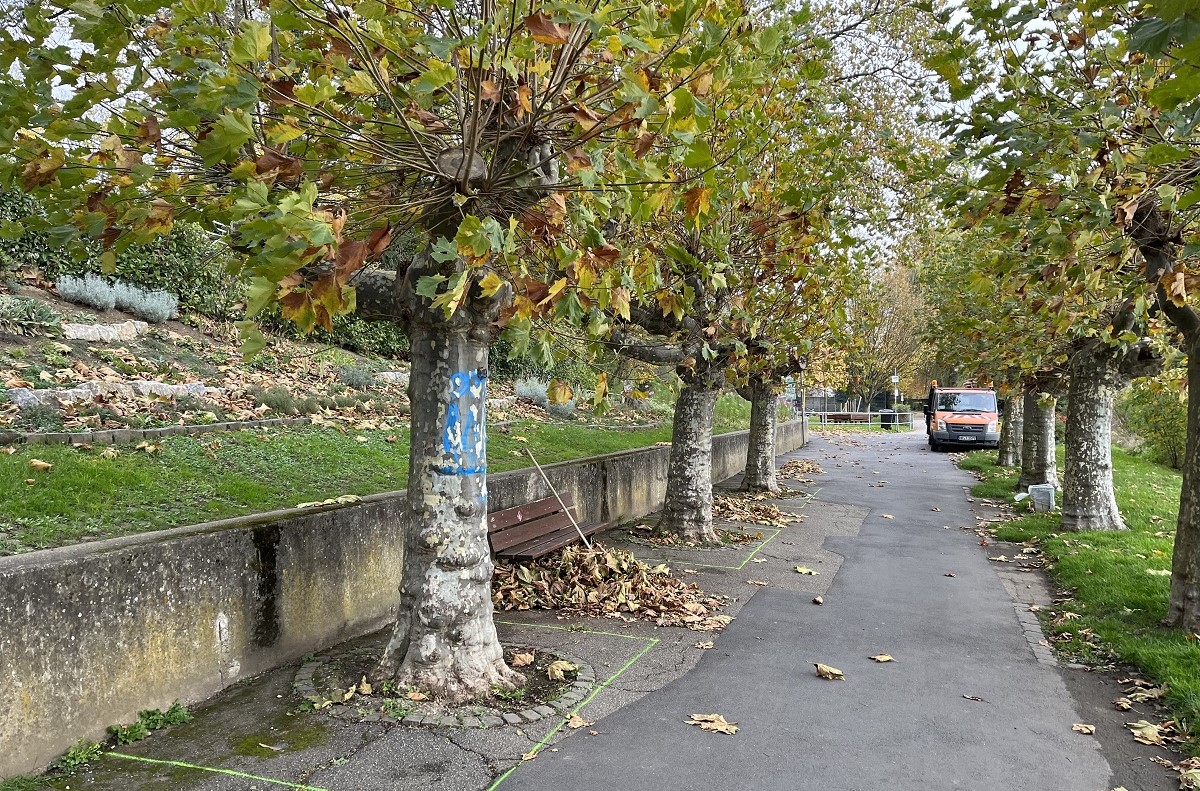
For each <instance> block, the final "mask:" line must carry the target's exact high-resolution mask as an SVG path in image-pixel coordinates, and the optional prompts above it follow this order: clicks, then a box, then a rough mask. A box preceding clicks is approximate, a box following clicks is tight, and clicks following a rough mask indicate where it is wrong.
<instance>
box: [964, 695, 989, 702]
mask: <svg viewBox="0 0 1200 791" xmlns="http://www.w3.org/2000/svg"><path fill="white" fill-rule="evenodd" d="M963 697H964V698H966V699H967V700H974V701H978V702H980V703H987V701H986V700H984V699H983V698H981V697H979V696H978V695H963Z"/></svg>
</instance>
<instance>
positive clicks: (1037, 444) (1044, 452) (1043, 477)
mask: <svg viewBox="0 0 1200 791" xmlns="http://www.w3.org/2000/svg"><path fill="white" fill-rule="evenodd" d="M1057 402H1058V399H1057V398H1049V399H1046V401H1045V403H1044V405H1043V403H1042V402H1041V399H1039V398H1038V390H1037V388H1036V387H1028V388H1026V390H1025V408H1024V409H1025V419H1024V423H1023V429H1022V432H1021V434H1022V436H1021V478H1020V480H1019V481H1017V488H1018V489H1022V490H1024V489H1025V488H1026V487H1028V486H1032V485H1034V484H1035V483H1050V484H1054V485H1055V486H1058V459H1057V458H1056V457H1055V455H1054V405H1055V404H1056V403H1057Z"/></svg>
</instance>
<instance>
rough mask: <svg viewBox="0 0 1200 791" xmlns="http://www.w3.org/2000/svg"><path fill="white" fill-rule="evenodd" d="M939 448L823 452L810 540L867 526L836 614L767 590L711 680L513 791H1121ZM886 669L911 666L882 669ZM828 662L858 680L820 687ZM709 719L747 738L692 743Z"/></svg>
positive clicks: (619, 720)
mask: <svg viewBox="0 0 1200 791" xmlns="http://www.w3.org/2000/svg"><path fill="white" fill-rule="evenodd" d="M922 439H923V437H922V436H921V435H918V434H910V435H904V436H902V437H901V438H896V437H893V436H884V437H873V438H869V439H866V438H864V439H863V440H853V439H849V438H843V439H841V440H840V442H841V444H839V445H833V446H831V445H829V444H828V443H827V442H823V441H820V440H818V441H817V442H816V443H815V447H813V448H812V449H811V450H810V451H809V452H808V453H804V454H803V455H808V456H813V457H815V458H817V459H818V460H819V462H820V463H821V465H822V466H823V467H824V469H825V472H824V474H823V475H820V476H814V477H816V478H819V482H820V484H821V491H820V495H819V503H814V504H813V505H811V506H810V507H809V509H808V514H809V518H808V520H807V522H806V523H805V528H806V529H808V530H814V529H817V530H820V531H821V532H825V531H824V530H821V529H820V526H819V524H818V523H820V522H822V521H823V520H825V519H828V518H836V519H844V517H845V514H846V511H847V508H849V509H851V510H853V511H854V512H856V513H857V515H858V516H859V517H860V518H861V520H862V523H861V529H860V530H859V531H858V533H857V535H853V536H844V537H832V538H829V539H827V540H826V541H825V542H824V546H825V548H826V549H828V550H831V551H833V552H836V553H838V554H840V555H842V556H843V558H844V561H843V563H842V565H841V568H840V569H839V570H838V571H837V574H836V576H834V577H833V579H832V584H831V585H830V586H829V588H828V590H827V592H826V593H825V595H824V599H825V604H824V606H820V607H818V606H814V605H813V603H812V596H811V595H809V594H807V593H803V592H799V591H795V590H786V589H780V588H776V587H767V588H763V589H762V590H760V591H758V592H757V593H756V594H755V595H754V598H753V599H752V600H751V601H750V602H749V603H748V604H746V606H745V607H744V608H743V609H742V610H741V612H740V614H739V615H738V617H737V619H736V620H735V621H734V622H733V624H732V625H731V626H730V627H729V628H728V629H727V630H726V631H725V633H724V634H722V635H721V637H720V639H719V640H718V643H717V649H716V650H713V651H709V652H706V653H705V655H704V657H703V658H702V659H701V660H700V663H699V665H698V666H697V668H696V669H695V670H694V671H692V672H691V673H689V674H687V675H686V676H684V677H682V678H680V679H678V680H677V681H675V682H673V683H671V684H668V685H667V686H665V687H663V688H662V689H659V690H657V691H655V692H653V693H651V694H649V695H647V696H646V697H645V698H644V699H642V700H641V701H639V703H638V704H637V705H636V706H630V707H628V708H626V709H623V710H621V711H620V712H618V713H617V714H615V715H614V716H612V717H609V718H607V719H605V720H604V722H603V726H604V730H605V731H606V732H607V733H608V735H607V736H606V737H605V738H604V739H603V740H600V739H593V740H585V739H571V740H568V741H566V742H564V743H563V744H562V746H561V747H560V749H559V751H558V752H557V753H552V754H542V755H540V756H538V758H537V760H536V761H533V762H530V763H528V764H526V765H524V766H522V767H521V768H520V769H518V770H517V771H516V772H514V773H513V775H512V776H511V777H510V778H509V779H508V780H507V781H506V782H505V784H504V787H505V790H506V791H508V789H546V788H573V789H579V790H580V791H586V790H588V789H597V790H599V789H611V788H624V789H657V788H664V787H669V788H755V789H779V790H780V791H784V790H785V789H786V790H788V791H791V790H792V789H798V788H804V789H821V791H867V790H868V789H884V788H886V789H890V790H891V791H900V790H905V791H907V790H909V789H911V791H926V790H927V789H952V788H955V789H956V788H963V789H980V791H983V790H984V789H990V790H991V791H1000V790H1001V789H1014V791H1016V790H1017V789H1020V790H1021V791H1026V790H1027V789H1031V788H1036V789H1056V791H1098V789H1108V788H1110V787H1111V786H1109V785H1108V780H1109V777H1110V774H1111V771H1110V768H1109V766H1108V763H1107V762H1106V761H1105V759H1104V757H1103V756H1102V755H1100V752H1099V749H1098V747H1097V743H1096V741H1095V740H1094V739H1090V738H1086V737H1083V736H1081V735H1080V734H1078V733H1074V732H1072V730H1071V726H1072V725H1073V724H1074V723H1076V722H1079V721H1080V720H1079V716H1078V714H1077V712H1076V709H1075V706H1074V705H1073V701H1072V699H1071V697H1070V695H1069V694H1068V692H1067V689H1066V687H1065V686H1064V684H1063V681H1062V680H1061V679H1060V678H1059V675H1058V671H1057V670H1056V669H1055V668H1054V667H1052V666H1048V665H1046V664H1043V663H1040V662H1039V661H1038V660H1037V657H1036V656H1035V654H1034V651H1033V650H1032V648H1031V646H1030V642H1029V641H1028V640H1027V639H1026V636H1025V633H1024V631H1023V627H1022V624H1021V623H1020V622H1019V621H1018V618H1017V614H1016V612H1015V608H1014V605H1013V601H1012V599H1011V598H1010V596H1009V595H1008V593H1007V592H1006V591H1005V589H1004V586H1003V585H1002V584H1001V582H1000V580H999V578H998V577H997V575H996V573H995V571H994V570H993V568H992V564H990V563H989V561H988V560H987V556H986V553H984V552H981V551H980V548H979V546H978V539H977V538H976V537H975V536H974V534H973V533H970V532H966V531H962V530H959V529H958V528H959V527H960V526H964V525H967V526H973V525H974V524H975V518H974V515H973V514H972V512H971V511H970V510H969V505H970V504H969V503H968V502H967V501H966V498H965V497H964V493H963V489H962V486H963V485H967V484H969V483H970V479H969V476H967V475H965V474H962V473H960V472H959V471H957V470H954V469H952V467H951V464H950V460H949V459H948V457H946V456H941V455H937V456H935V455H933V454H930V453H928V452H927V451H925V450H924V449H923V447H922V446H921V445H920V442H921V440H922ZM885 481H886V483H884V482H885ZM935 508H936V509H940V510H934V509H935ZM946 526H948V527H949V529H947V527H946ZM947 574H953V575H954V576H953V577H948V576H946V575H947ZM882 653H887V654H890V655H892V656H893V657H895V659H896V661H895V662H894V663H886V664H877V663H875V662H872V661H871V660H870V659H869V657H870V656H872V655H876V654H882ZM814 662H822V663H825V664H828V665H833V666H835V667H837V668H839V669H840V670H842V671H843V672H844V673H845V674H846V680H845V681H826V680H822V679H819V678H817V676H816V675H815V673H814V668H813V663H814ZM965 695H970V696H973V697H978V698H983V700H982V701H977V700H970V699H967V698H965V697H964V696H965ZM693 712H696V713H710V712H719V713H721V714H723V715H724V716H725V717H726V719H728V720H731V721H736V722H738V723H739V724H740V726H741V730H740V731H739V732H738V733H737V735H735V736H716V735H713V734H708V733H702V732H700V731H699V729H697V728H694V727H690V726H688V725H685V724H684V723H683V720H684V719H685V718H686V717H687V715H688V714H690V713H693ZM664 778H670V780H669V782H667V783H666V785H665V786H664Z"/></svg>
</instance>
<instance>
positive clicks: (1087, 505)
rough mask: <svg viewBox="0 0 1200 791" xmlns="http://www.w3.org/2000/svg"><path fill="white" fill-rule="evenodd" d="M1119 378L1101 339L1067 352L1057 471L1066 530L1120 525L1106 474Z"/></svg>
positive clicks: (1122, 526) (1109, 476) (1117, 527)
mask: <svg viewBox="0 0 1200 791" xmlns="http://www.w3.org/2000/svg"><path fill="white" fill-rule="evenodd" d="M1121 384H1122V376H1121V372H1120V370H1119V366H1118V360H1117V358H1116V357H1114V355H1113V353H1112V351H1111V350H1110V349H1108V348H1106V347H1105V346H1104V345H1103V344H1099V343H1096V344H1091V345H1089V346H1086V347H1084V348H1083V349H1080V350H1079V351H1077V352H1076V353H1075V354H1074V356H1072V358H1071V383H1070V386H1069V389H1068V391H1067V437H1066V454H1065V455H1066V465H1065V467H1066V469H1065V470H1064V471H1063V505H1062V526H1063V528H1064V529H1066V530H1124V529H1125V522H1124V520H1123V519H1121V512H1120V511H1119V510H1118V508H1117V495H1116V492H1115V491H1114V490H1113V479H1112V412H1113V399H1114V398H1115V397H1116V394H1117V390H1118V389H1119V388H1120V386H1121Z"/></svg>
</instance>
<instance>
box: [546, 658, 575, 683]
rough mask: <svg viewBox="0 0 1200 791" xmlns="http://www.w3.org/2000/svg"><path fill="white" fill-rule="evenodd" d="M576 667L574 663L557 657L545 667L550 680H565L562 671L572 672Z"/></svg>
mask: <svg viewBox="0 0 1200 791" xmlns="http://www.w3.org/2000/svg"><path fill="white" fill-rule="evenodd" d="M578 669H579V668H578V666H576V665H575V663H573V662H568V661H567V660H565V659H559V660H558V661H556V662H551V663H550V666H549V667H547V668H546V676H547V677H548V678H549V679H550V680H551V681H565V680H566V676H564V675H563V674H564V673H573V672H574V671H576V670H578Z"/></svg>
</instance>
